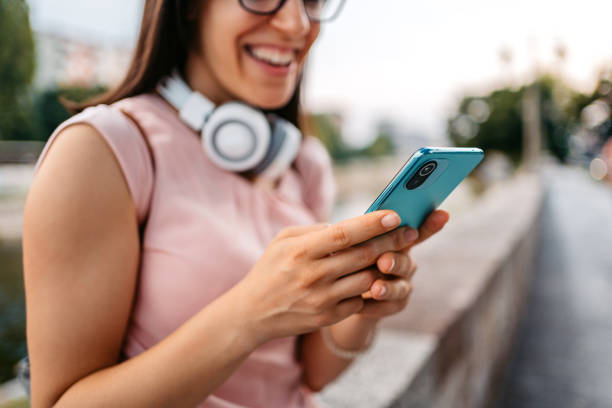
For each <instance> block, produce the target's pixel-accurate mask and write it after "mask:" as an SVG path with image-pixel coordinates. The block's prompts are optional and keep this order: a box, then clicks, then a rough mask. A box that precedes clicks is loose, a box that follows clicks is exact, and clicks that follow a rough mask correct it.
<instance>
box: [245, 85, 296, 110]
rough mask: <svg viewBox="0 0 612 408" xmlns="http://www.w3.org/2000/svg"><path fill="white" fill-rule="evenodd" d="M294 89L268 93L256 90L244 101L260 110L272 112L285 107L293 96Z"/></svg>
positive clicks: (267, 90)
mask: <svg viewBox="0 0 612 408" xmlns="http://www.w3.org/2000/svg"><path fill="white" fill-rule="evenodd" d="M294 91H295V88H291V89H290V90H287V89H283V90H282V91H270V90H269V89H264V90H256V91H254V92H252V93H251V94H250V95H249V97H247V98H245V99H244V100H245V101H246V102H248V103H249V104H251V105H253V106H257V107H258V108H260V109H266V110H273V109H279V108H282V107H283V106H285V105H287V104H288V103H289V101H290V100H291V97H292V96H293V93H294Z"/></svg>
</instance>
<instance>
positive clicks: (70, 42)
mask: <svg viewBox="0 0 612 408" xmlns="http://www.w3.org/2000/svg"><path fill="white" fill-rule="evenodd" d="M34 35H35V42H36V73H35V76H34V86H35V88H37V89H45V88H50V87H55V86H57V85H79V86H86V87H89V86H94V85H112V84H115V83H117V82H118V81H120V80H121V78H122V76H123V75H124V73H125V71H126V70H127V68H128V64H129V62H130V57H131V52H132V48H131V47H125V46H123V45H119V44H112V43H96V42H95V41H92V40H86V39H83V38H75V37H68V36H65V35H61V34H56V33H49V32H39V31H37V32H35V33H34Z"/></svg>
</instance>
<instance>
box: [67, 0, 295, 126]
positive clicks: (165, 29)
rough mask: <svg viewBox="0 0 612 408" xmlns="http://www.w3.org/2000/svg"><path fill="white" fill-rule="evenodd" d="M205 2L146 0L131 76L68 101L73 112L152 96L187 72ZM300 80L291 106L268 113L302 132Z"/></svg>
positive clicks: (289, 103)
mask: <svg viewBox="0 0 612 408" xmlns="http://www.w3.org/2000/svg"><path fill="white" fill-rule="evenodd" d="M201 3H202V1H201V0H146V1H145V4H144V10H143V14H142V22H141V24H140V34H139V35H138V42H137V44H136V48H135V49H134V54H133V56H132V60H131V62H130V65H129V69H128V71H127V74H126V75H125V77H124V78H123V80H122V81H121V82H120V83H119V85H118V86H117V87H115V88H113V89H111V90H110V91H108V92H106V93H104V94H102V95H100V96H98V97H95V98H93V99H90V100H88V101H86V102H84V103H74V102H70V101H64V105H65V106H66V107H67V108H68V109H69V110H71V111H72V112H74V113H76V112H80V111H81V110H83V109H85V108H87V107H88V106H95V105H97V104H101V103H102V104H111V103H113V102H116V101H118V100H120V99H123V98H128V97H130V96H134V95H138V94H142V93H147V92H152V91H154V90H155V86H156V85H157V83H158V82H159V80H160V79H161V78H163V77H164V76H166V75H169V74H170V73H171V71H172V69H173V68H178V69H179V71H181V72H183V70H184V68H185V63H186V61H187V55H188V51H189V50H190V48H191V47H193V46H195V45H196V43H195V41H196V39H197V38H198V34H197V33H198V31H197V30H198V25H197V19H196V18H194V16H198V15H199V12H198V11H199V7H200V6H201ZM301 87H302V78H301V77H300V79H299V82H298V85H297V86H296V89H295V92H294V94H293V96H292V97H291V99H290V100H289V102H288V103H287V105H285V106H283V107H281V108H279V109H275V110H271V111H267V112H271V113H275V114H277V115H279V116H281V117H283V118H285V119H286V120H288V121H290V122H291V123H293V124H294V125H295V126H297V127H299V128H301V126H300V125H301V122H302V120H301V118H300V112H301V107H300V93H301V92H300V89H301Z"/></svg>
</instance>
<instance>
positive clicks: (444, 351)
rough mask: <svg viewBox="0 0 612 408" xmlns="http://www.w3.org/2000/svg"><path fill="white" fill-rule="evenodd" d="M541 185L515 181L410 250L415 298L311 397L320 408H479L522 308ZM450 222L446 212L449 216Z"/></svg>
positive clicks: (486, 401)
mask: <svg viewBox="0 0 612 408" xmlns="http://www.w3.org/2000/svg"><path fill="white" fill-rule="evenodd" d="M542 195H543V194H542V187H541V183H540V180H539V177H538V176H537V175H535V174H521V175H519V176H517V177H515V178H514V179H512V180H511V181H509V182H507V183H504V184H503V185H500V186H497V187H496V188H494V189H493V190H491V191H489V192H487V193H486V194H485V196H484V197H483V198H481V199H480V200H479V201H478V202H477V203H476V204H475V205H474V207H473V208H472V209H471V210H470V211H468V212H466V213H465V214H463V215H462V216H461V217H458V218H457V219H452V220H451V222H450V223H449V224H448V225H447V226H446V227H445V230H444V231H443V232H442V233H440V234H439V235H438V236H436V237H434V238H432V239H431V240H430V241H429V242H426V243H424V244H423V245H421V246H419V247H418V248H415V250H414V258H415V260H416V262H417V263H418V264H419V271H418V272H417V275H416V276H415V278H414V280H413V281H414V285H415V292H414V293H413V295H412V299H411V302H410V305H409V306H408V307H407V308H406V310H404V311H403V312H402V313H400V314H397V315H394V316H391V317H389V318H387V319H385V320H383V321H382V322H381V332H380V333H379V336H378V338H377V340H376V341H375V342H374V344H373V347H372V349H371V350H370V351H369V352H368V353H366V354H364V355H363V356H361V357H360V358H359V359H357V360H356V361H355V362H354V363H353V365H352V366H351V367H350V368H349V369H348V370H347V371H346V372H345V373H343V375H342V376H341V377H339V378H338V379H337V380H336V381H335V382H334V383H332V384H330V385H329V386H327V387H326V388H325V389H324V390H323V391H322V392H321V393H320V394H319V395H318V396H317V398H318V401H319V402H320V404H321V405H322V406H324V407H352V408H353V407H355V408H356V407H368V408H372V407H388V406H393V407H428V408H429V407H451V406H452V407H483V406H487V405H490V404H491V402H492V401H493V399H494V397H495V395H496V391H497V390H496V384H497V382H498V380H499V378H500V376H501V374H502V373H503V368H504V365H505V362H506V360H507V356H508V353H509V350H510V348H511V346H512V342H513V339H514V336H515V332H516V328H517V324H518V321H519V319H520V316H521V312H522V311H523V308H522V305H523V303H524V299H525V295H526V292H527V289H528V285H529V281H530V275H531V269H532V264H533V257H534V254H535V250H536V247H537V243H538V234H539V228H538V225H539V212H540V208H541V202H542ZM451 216H452V214H451Z"/></svg>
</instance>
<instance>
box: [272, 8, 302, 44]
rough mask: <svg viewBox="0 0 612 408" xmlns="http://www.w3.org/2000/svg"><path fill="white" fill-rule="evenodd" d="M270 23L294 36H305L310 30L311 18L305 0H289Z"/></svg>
mask: <svg viewBox="0 0 612 408" xmlns="http://www.w3.org/2000/svg"><path fill="white" fill-rule="evenodd" d="M270 24H271V25H272V26H273V27H274V28H276V29H277V30H279V31H282V32H284V33H286V34H288V35H289V36H290V37H292V38H299V37H303V36H305V35H306V34H308V32H309V31H310V19H309V18H308V15H307V14H306V10H305V9H304V0H287V2H286V3H285V4H284V5H283V7H281V8H280V10H278V11H277V12H276V13H275V14H274V15H273V16H272V18H271V20H270Z"/></svg>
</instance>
